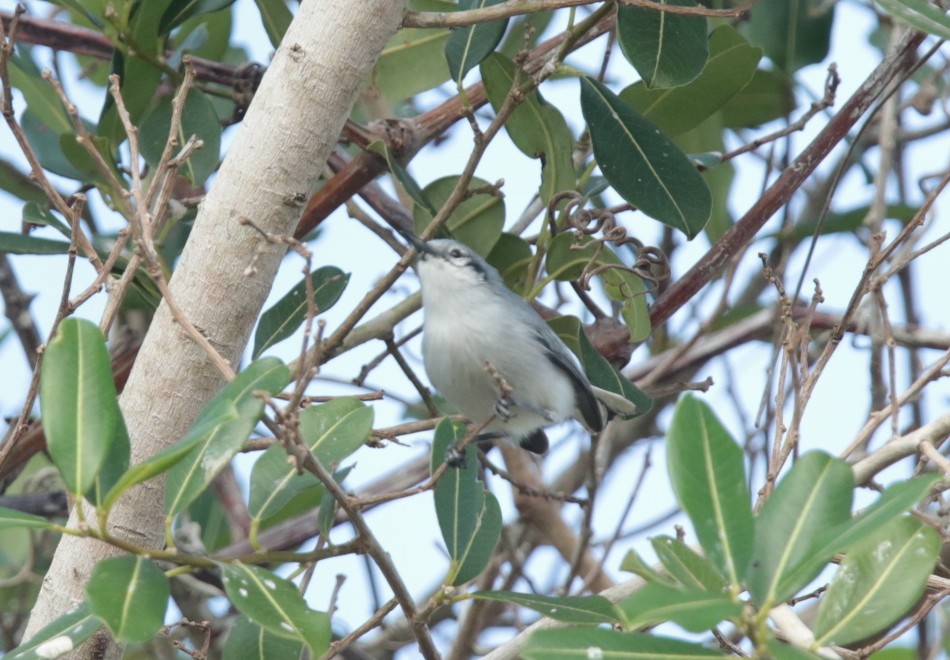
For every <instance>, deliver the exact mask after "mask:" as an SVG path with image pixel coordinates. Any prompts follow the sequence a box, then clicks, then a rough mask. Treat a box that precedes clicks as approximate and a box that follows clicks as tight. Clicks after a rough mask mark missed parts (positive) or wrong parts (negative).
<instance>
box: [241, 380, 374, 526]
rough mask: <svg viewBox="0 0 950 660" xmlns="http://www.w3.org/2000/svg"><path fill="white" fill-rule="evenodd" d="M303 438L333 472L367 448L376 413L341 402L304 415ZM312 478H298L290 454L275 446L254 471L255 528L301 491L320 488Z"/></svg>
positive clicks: (314, 408) (354, 403) (347, 400)
mask: <svg viewBox="0 0 950 660" xmlns="http://www.w3.org/2000/svg"><path fill="white" fill-rule="evenodd" d="M299 428H300V435H301V437H302V438H303V440H304V442H305V443H306V444H307V447H308V449H309V450H310V451H311V452H312V453H313V455H314V457H315V458H316V459H317V460H318V461H319V462H320V464H321V465H323V466H324V467H325V468H327V470H329V471H330V472H333V471H334V470H336V468H337V467H338V465H339V463H340V461H342V460H343V459H344V458H346V457H347V456H349V455H350V454H352V453H353V452H355V451H356V450H357V449H359V448H360V447H362V446H363V443H364V442H365V441H366V439H367V438H368V437H369V434H370V431H372V429H373V409H372V408H370V407H368V406H366V405H365V404H363V403H361V402H360V401H359V400H357V399H350V398H340V399H334V400H333V401H330V402H328V403H325V404H322V405H319V406H312V407H310V408H307V409H306V410H304V411H303V412H301V413H300V427H299ZM318 485H319V482H317V480H316V477H314V476H313V475H311V474H308V473H305V474H297V468H296V465H295V464H293V463H292V462H290V461H288V457H287V451H286V450H285V449H284V448H283V447H282V446H280V445H274V446H272V447H270V448H269V449H268V450H267V451H265V452H264V453H263V455H261V457H260V458H259V459H257V461H256V462H255V463H254V467H253V468H252V469H251V487H250V497H249V502H248V510H249V511H250V513H251V516H252V518H253V520H254V523H255V524H259V522H260V521H261V520H263V519H264V518H267V517H269V516H273V515H274V514H276V513H277V512H278V511H280V510H281V508H283V507H284V506H285V505H287V504H288V503H289V502H290V501H291V500H292V499H293V498H294V497H295V496H296V495H297V494H298V493H299V492H300V491H302V490H305V489H308V488H312V487H314V486H318Z"/></svg>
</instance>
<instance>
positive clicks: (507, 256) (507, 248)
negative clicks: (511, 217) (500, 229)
mask: <svg viewBox="0 0 950 660" xmlns="http://www.w3.org/2000/svg"><path fill="white" fill-rule="evenodd" d="M533 258H534V253H533V252H532V251H531V246H530V245H528V243H527V241H525V240H524V239H523V238H521V237H520V236H515V235H514V234H506V233H502V235H501V236H499V237H498V242H497V243H495V245H494V247H492V249H491V252H489V253H488V256H487V257H486V259H487V260H488V263H490V264H491V265H492V266H494V267H495V268H496V269H497V270H498V272H499V273H501V276H502V278H503V279H504V280H505V284H507V285H508V288H509V289H511V290H512V291H516V292H524V290H525V288H526V285H527V282H526V281H525V278H526V277H527V274H528V267H529V266H530V265H531V261H532V259H533Z"/></svg>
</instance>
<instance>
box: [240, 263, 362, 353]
mask: <svg viewBox="0 0 950 660" xmlns="http://www.w3.org/2000/svg"><path fill="white" fill-rule="evenodd" d="M309 277H310V282H311V287H312V291H313V304H314V306H315V307H316V310H317V314H323V313H324V312H326V311H327V310H328V309H330V308H331V307H333V305H335V304H336V302H337V301H338V300H339V299H340V296H341V295H343V290H344V289H345V288H346V284H347V282H349V281H350V275H349V273H344V272H343V271H342V270H340V269H339V268H337V267H336V266H323V267H322V268H317V269H316V270H315V271H313V272H312V273H310V275H309ZM307 307H308V305H307V281H306V278H304V279H303V280H301V281H300V282H298V283H297V284H296V285H295V286H294V288H292V289H291V290H290V291H288V292H287V293H285V294H284V296H283V297H282V298H281V299H280V300H278V301H277V302H276V303H274V306H273V307H271V308H270V309H268V310H267V311H266V312H264V313H263V314H262V315H261V320H260V323H258V324H257V332H256V333H255V334H254V352H253V354H252V355H253V357H254V359H255V360H256V359H257V358H259V357H260V356H261V353H263V352H264V351H266V350H267V349H268V348H270V347H271V346H273V345H274V344H276V343H278V342H280V341H283V340H284V339H287V338H288V337H290V336H291V335H293V334H294V333H295V332H296V331H297V328H299V327H300V326H301V325H303V323H304V321H306V320H307Z"/></svg>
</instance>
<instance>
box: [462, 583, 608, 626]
mask: <svg viewBox="0 0 950 660" xmlns="http://www.w3.org/2000/svg"><path fill="white" fill-rule="evenodd" d="M471 597H472V598H475V599H477V600H492V601H495V602H499V603H511V604H512V605H518V606H520V607H527V608H528V609H530V610H534V611H535V612H538V613H539V614H543V615H544V616H546V617H548V618H549V619H554V620H555V621H563V622H564V623H575V624H582V625H596V624H599V623H619V622H620V621H621V618H620V616H619V615H618V613H617V609H616V608H615V607H614V604H613V603H611V602H610V601H609V600H607V599H606V598H604V597H603V596H597V595H591V596H542V595H539V594H519V593H515V592H513V591H476V592H475V593H473V594H471Z"/></svg>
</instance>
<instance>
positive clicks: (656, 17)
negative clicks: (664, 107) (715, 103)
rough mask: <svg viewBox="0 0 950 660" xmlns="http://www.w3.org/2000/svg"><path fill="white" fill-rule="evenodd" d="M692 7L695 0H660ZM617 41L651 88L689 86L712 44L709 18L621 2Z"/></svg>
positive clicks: (619, 5)
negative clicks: (708, 31) (708, 27)
mask: <svg viewBox="0 0 950 660" xmlns="http://www.w3.org/2000/svg"><path fill="white" fill-rule="evenodd" d="M660 2H661V4H669V5H674V6H678V7H692V6H694V5H695V3H694V2H693V0H660ZM617 41H618V42H619V43H620V50H621V51H623V54H624V56H625V57H626V58H627V60H629V62H630V63H631V64H632V65H633V66H634V68H636V70H637V72H638V73H639V74H640V77H641V78H643V80H644V82H646V84H647V85H648V86H650V87H676V86H678V85H685V84H686V83H688V82H690V81H691V80H694V79H695V78H696V76H698V75H699V74H700V73H701V72H702V70H703V67H705V66H706V59H707V58H708V57H709V46H708V43H707V41H706V18H705V17H704V16H688V15H686V14H673V13H670V12H666V11H656V10H654V9H647V8H646V7H633V6H629V5H623V4H618V5H617Z"/></svg>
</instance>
